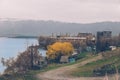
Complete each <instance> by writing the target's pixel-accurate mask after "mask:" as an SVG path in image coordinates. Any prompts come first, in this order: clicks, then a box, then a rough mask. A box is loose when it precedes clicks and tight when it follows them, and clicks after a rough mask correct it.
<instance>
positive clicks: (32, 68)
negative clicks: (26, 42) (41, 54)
mask: <svg viewBox="0 0 120 80" xmlns="http://www.w3.org/2000/svg"><path fill="white" fill-rule="evenodd" d="M33 55H34V53H33V45H32V46H31V69H33V59H34V58H33Z"/></svg>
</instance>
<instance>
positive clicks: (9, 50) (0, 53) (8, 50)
mask: <svg viewBox="0 0 120 80" xmlns="http://www.w3.org/2000/svg"><path fill="white" fill-rule="evenodd" d="M32 44H33V45H35V44H38V41H37V39H19V38H18V39H17V38H0V59H1V58H2V57H3V58H6V59H7V58H9V57H16V56H17V55H18V53H19V52H23V51H24V50H25V49H26V48H27V46H29V45H32ZM45 52H46V51H45V50H42V49H41V50H40V53H42V55H43V56H44V55H45ZM4 69H5V67H3V66H2V64H1V63H0V72H3V71H4Z"/></svg>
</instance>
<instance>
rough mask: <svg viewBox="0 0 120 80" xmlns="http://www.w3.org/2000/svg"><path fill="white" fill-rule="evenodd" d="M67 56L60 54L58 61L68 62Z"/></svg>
mask: <svg viewBox="0 0 120 80" xmlns="http://www.w3.org/2000/svg"><path fill="white" fill-rule="evenodd" d="M68 58H69V56H61V59H60V62H63V63H65V62H69V59H68Z"/></svg>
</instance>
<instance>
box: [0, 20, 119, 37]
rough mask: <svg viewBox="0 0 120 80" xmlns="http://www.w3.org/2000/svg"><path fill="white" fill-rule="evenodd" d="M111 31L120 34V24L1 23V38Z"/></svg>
mask: <svg viewBox="0 0 120 80" xmlns="http://www.w3.org/2000/svg"><path fill="white" fill-rule="evenodd" d="M103 30H110V31H113V35H115V34H118V33H120V22H99V23H89V24H81V23H65V22H55V21H36V20H20V21H12V20H9V21H0V36H8V37H9V36H19V35H23V36H39V35H51V34H52V33H55V34H60V33H64V34H65V33H70V34H77V33H79V32H91V33H93V34H96V32H97V31H103Z"/></svg>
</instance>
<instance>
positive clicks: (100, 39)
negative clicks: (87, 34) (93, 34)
mask: <svg viewBox="0 0 120 80" xmlns="http://www.w3.org/2000/svg"><path fill="white" fill-rule="evenodd" d="M111 37H112V31H101V32H97V43H96V48H97V52H101V51H105V50H107V49H108V48H109V46H110V42H109V41H110V39H111Z"/></svg>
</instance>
